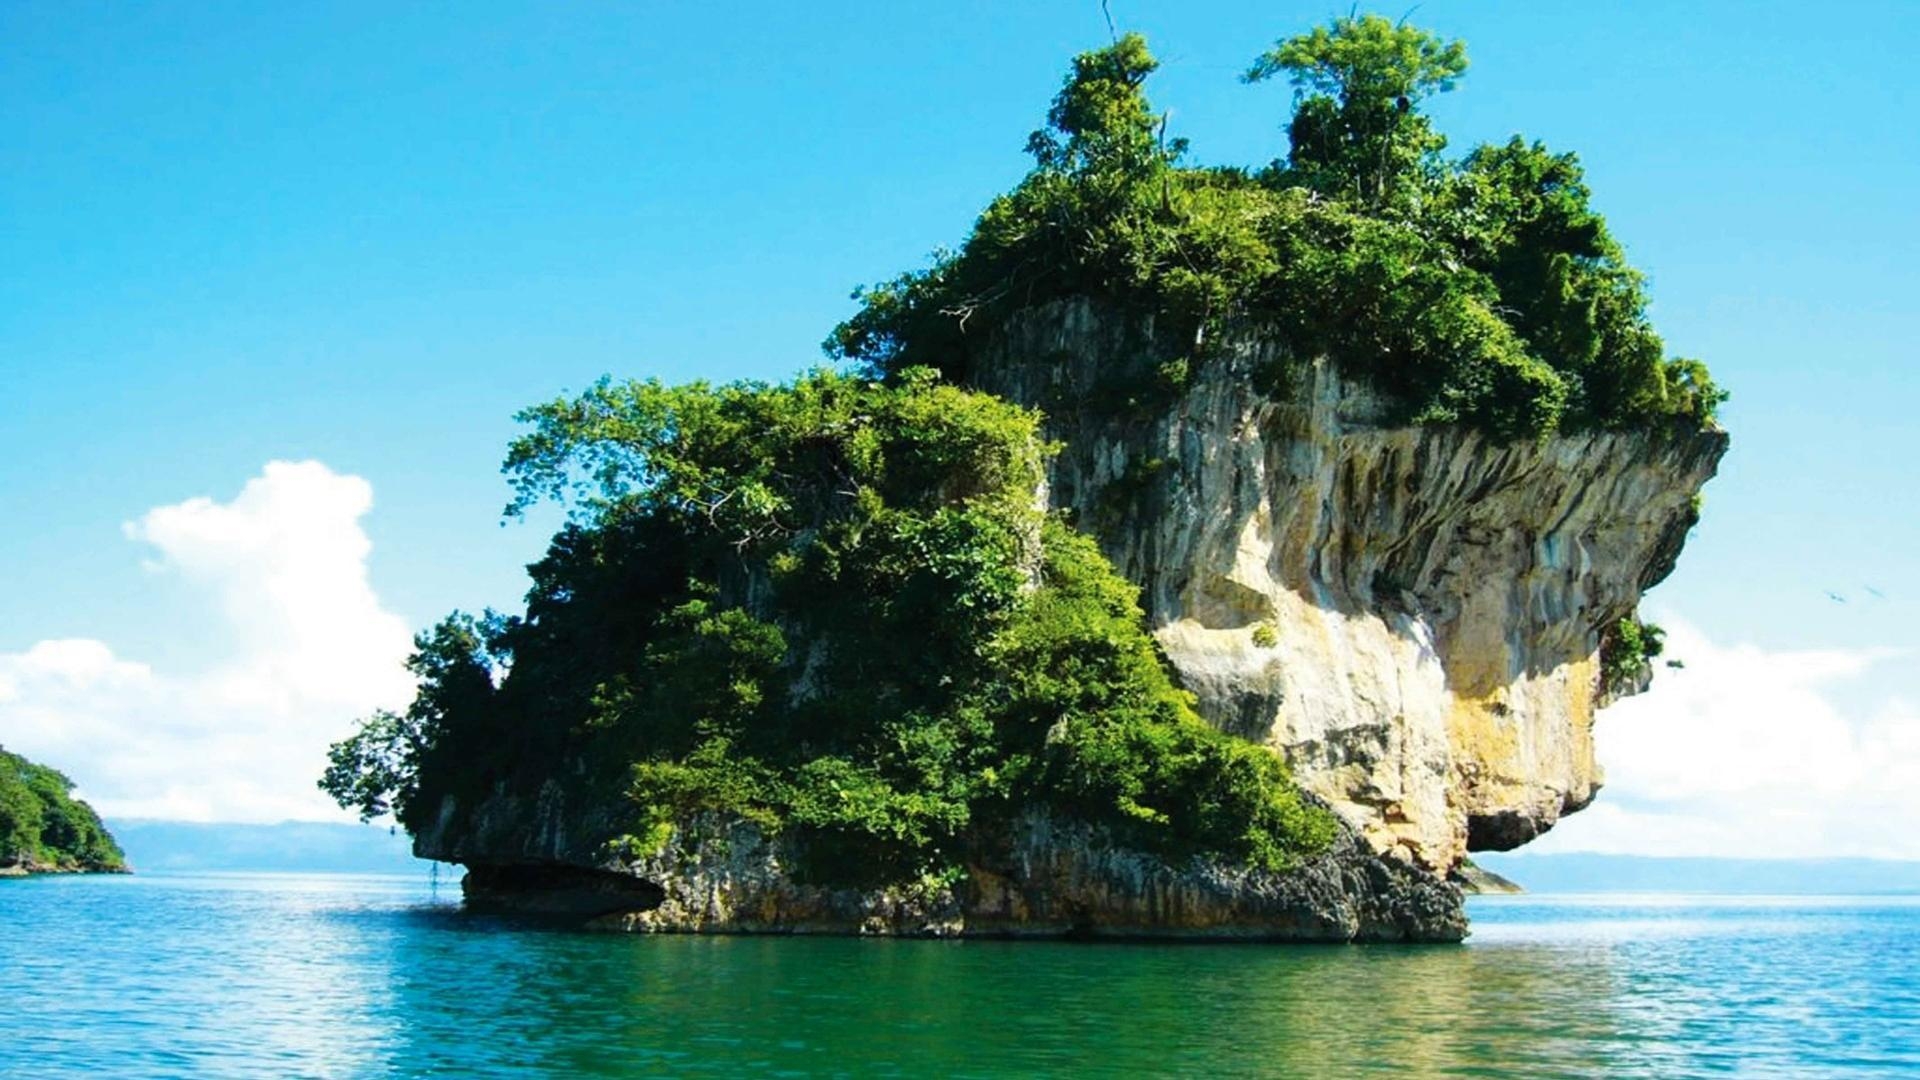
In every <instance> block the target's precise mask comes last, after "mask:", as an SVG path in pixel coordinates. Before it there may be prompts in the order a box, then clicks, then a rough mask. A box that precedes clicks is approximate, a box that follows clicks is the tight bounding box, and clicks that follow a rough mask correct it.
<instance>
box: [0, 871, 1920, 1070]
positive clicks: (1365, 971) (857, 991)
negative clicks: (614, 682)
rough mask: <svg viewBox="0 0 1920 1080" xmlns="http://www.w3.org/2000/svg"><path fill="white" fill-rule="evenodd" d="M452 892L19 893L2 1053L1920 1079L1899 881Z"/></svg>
mask: <svg viewBox="0 0 1920 1080" xmlns="http://www.w3.org/2000/svg"><path fill="white" fill-rule="evenodd" d="M452 899H453V894H452V892H451V891H450V890H444V889H443V890H442V891H441V893H440V894H439V895H438V897H436V896H434V895H433V894H432V893H430V891H429V889H428V886H427V884H426V883H425V882H424V881H418V882H415V881H402V880H396V879H390V878H389V879H378V878H349V877H318V876H285V877H224V878H222V877H198V878H161V877H154V878H86V879H78V878H72V879H49V880H33V881H27V882H4V883H0V1001H4V1002H6V1003H8V1004H9V1005H10V1006H12V1007H11V1008H9V1009H7V1010H0V1040H4V1042H0V1045H5V1046H10V1047H19V1046H31V1047H33V1048H34V1051H33V1055H32V1060H33V1061H34V1063H35V1068H34V1069H33V1070H32V1072H33V1073H34V1074H37V1075H45V1074H49V1073H56V1072H59V1071H63V1070H66V1071H74V1072H81V1071H88V1072H95V1073H101V1072H108V1073H119V1074H138V1075H166V1074H192V1075H197V1076H206V1075H262V1074H302V1075H329V1076H331V1075H338V1076H363V1075H392V1074H402V1075H407V1074H412V1075H424V1074H447V1073H459V1074H468V1075H472V1074H487V1073H503V1072H508V1071H516V1072H522V1073H535V1074H538V1073H546V1074H550V1075H586V1076H645V1075H656V1074H659V1073H662V1072H695V1073H702V1072H704V1073H711V1074H733V1073H739V1072H743V1071H767V1072H801V1073H819V1072H856V1073H862V1074H876V1073H878V1074H889V1073H891V1074H923V1073H937V1074H976V1075H987V1074H1007V1073H1028V1074H1031V1073H1054V1074H1076V1073H1080V1074H1111V1073H1116V1072H1126V1073H1156V1074H1195V1073H1213V1074H1243V1075H1244V1074H1265V1075H1277V1076H1356V1075H1358V1076H1365V1075H1416V1076H1417V1075H1474V1076H1539V1075H1568V1074H1573V1075H1616V1076H1644V1075H1661V1076H1687V1075H1725V1074H1727V1073H1729V1072H1732V1073H1739V1074H1742V1075H1780V1076H1804V1075H1831V1074H1842V1073H1850V1074H1857V1075H1900V1074H1903V1073H1912V1072H1914V1071H1916V1070H1920V1051H1917V1050H1916V1048H1915V1045H1914V1042H1913V1035H1912V1032H1913V1031H1914V1030H1916V1023H1917V1022H1920V963H1916V960H1920V944H1916V937H1917V935H1916V933H1915V931H1916V930H1920V906H1916V905H1914V904H1912V903H1903V902H1898V901H1846V902H1832V901H1827V902H1823V901H1807V900H1793V901H1727V900H1716V899H1700V898H1693V899H1684V900H1674V899H1671V898H1666V899H1629V900H1626V901H1609V902H1606V903H1597V902H1569V901H1550V900H1540V899H1531V898H1503V899H1500V900H1493V899H1489V900H1486V901H1479V902H1476V909H1475V917H1476V924H1475V927H1476V932H1475V936H1474V938H1473V940H1472V941H1471V942H1470V943H1469V944H1467V945H1465V946H1430V947H1342V946H1309V947H1291V948H1289V947H1273V946H1223V945H1211V946H1143V945H1070V944H1039V943H1000V942H965V943H953V942H895V941H861V940H850V939H776V938H673V937H668V938H628V937H608V936H599V935H585V934H572V933H565V932H558V931H551V930H541V929H530V928H526V927H517V926H513V925H509V924H505V923H501V922H498V921H495V920H490V919H484V918H478V917H470V916H467V915H465V914H463V913H461V912H459V911H457V910H456V909H454V908H453V907H451V906H450V902H451V900H452ZM5 1060H7V1059H5V1058H0V1062H4V1061H5ZM16 1060H18V1059H16ZM41 1066H44V1067H41ZM5 1068H6V1066H5V1065H4V1064H0V1071H4V1070H5Z"/></svg>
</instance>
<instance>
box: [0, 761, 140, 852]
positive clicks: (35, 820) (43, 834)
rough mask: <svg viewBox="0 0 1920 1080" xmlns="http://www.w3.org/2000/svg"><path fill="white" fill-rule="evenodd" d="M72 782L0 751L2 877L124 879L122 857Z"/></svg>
mask: <svg viewBox="0 0 1920 1080" xmlns="http://www.w3.org/2000/svg"><path fill="white" fill-rule="evenodd" d="M72 791H73V781H71V780H69V779H67V778H66V776H65V775H63V774H61V773H60V772H58V771H56V770H54V769H50V768H48V767H47V766H45V765H36V764H34V763H33V762H31V761H28V760H27V759H26V758H23V757H21V756H20V755H19V754H13V753H9V752H7V750H6V749H4V748H0V876H5V877H17V876H21V875H25V874H71V873H124V872H125V871H126V869H127V860H126V856H125V855H123V854H122V853H121V851H120V845H119V844H118V843H116V842H115V841H114V838H113V836H112V835H111V834H109V833H108V832H107V828H106V826H105V825H102V824H101V823H100V817H99V815H98V814H95V813H94V812H93V807H91V806H88V805H87V804H86V803H84V802H81V801H80V800H78V799H75V798H73V796H72V794H71V793H72Z"/></svg>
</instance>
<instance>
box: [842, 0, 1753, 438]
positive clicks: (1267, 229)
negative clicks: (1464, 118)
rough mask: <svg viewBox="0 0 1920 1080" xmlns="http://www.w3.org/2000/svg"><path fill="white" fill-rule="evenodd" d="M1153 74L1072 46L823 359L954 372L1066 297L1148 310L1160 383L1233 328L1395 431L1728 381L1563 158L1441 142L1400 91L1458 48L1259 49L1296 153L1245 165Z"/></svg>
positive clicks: (1117, 47) (1569, 415)
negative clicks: (954, 200) (944, 249)
mask: <svg viewBox="0 0 1920 1080" xmlns="http://www.w3.org/2000/svg"><path fill="white" fill-rule="evenodd" d="M1156 66H1157V64H1156V61H1155V60H1154V58H1153V56H1152V55H1151V54H1150V53H1149V51H1148V49H1147V46H1146V42H1145V40H1144V39H1142V38H1141V37H1140V36H1139V35H1128V36H1126V37H1124V38H1121V39H1120V40H1118V41H1116V42H1115V43H1114V44H1112V45H1111V46H1109V47H1107V48H1104V49H1099V50H1095V51H1093V52H1089V53H1086V54H1083V55H1081V56H1080V57H1078V58H1077V59H1076V60H1075V61H1074V65H1073V70H1072V71H1071V72H1070V73H1069V75H1068V77H1067V79H1066V82H1065V85H1064V86H1063V88H1062V89H1061V91H1060V94H1059V96H1058V97H1056V98H1055V100H1054V103H1053V107H1052V109H1051V111H1050V112H1049V113H1048V116H1047V127H1046V129H1044V130H1042V131H1038V132H1035V133H1034V134H1033V136H1032V137H1031V138H1030V140H1029V142H1028V150H1029V152H1030V153H1031V154H1032V156H1033V158H1034V168H1033V170H1032V172H1030V173H1029V174H1028V176H1027V177H1026V179H1025V180H1023V181H1022V182H1021V183H1020V184H1019V186H1017V187H1016V188H1015V189H1014V190H1013V191H1011V192H1009V193H1007V194H1005V195H1002V196H1000V197H999V198H997V199H995V200H993V202H992V203H991V204H990V205H989V206H988V207H987V209H986V211H985V212H984V213H983V214H981V216H980V218H979V220H978V221H977V222H976V223H975V225H974V228H973V232H972V234H971V235H970V236H969V237H968V238H967V241H966V243H965V244H964V245H963V247H962V248H961V249H960V250H959V251H957V252H950V253H945V254H942V255H940V256H939V257H937V258H936V260H935V262H934V264H933V265H932V266H931V267H929V268H927V269H925V270H922V271H918V272H913V273H908V274H904V275H902V276H900V277H898V278H895V279H893V280H891V281H888V282H885V283H883V284H880V285H877V286H874V287H872V288H870V289H864V290H861V291H859V292H857V293H856V294H855V295H856V297H857V298H858V299H859V300H860V301H861V309H860V310H859V312H858V313H856V314H855V315H854V316H853V317H852V318H850V319H849V320H847V321H846V322H845V323H843V324H841V325H840V326H839V327H838V328H837V329H836V330H835V331H834V333H833V335H832V336H831V337H830V338H829V339H828V341H827V349H828V352H829V353H830V354H831V355H834V356H836V357H840V358H843V359H848V360H853V361H857V362H861V363H864V364H866V365H868V366H869V367H871V368H872V369H873V370H875V371H878V372H882V373H892V372H898V371H902V370H905V369H907V368H910V367H915V366H931V367H935V368H938V369H940V370H942V371H943V372H945V373H947V374H948V375H949V376H950V377H954V378H957V379H961V380H964V379H965V378H966V376H967V373H968V365H969V362H970V360H971V358H972V357H973V356H974V355H976V354H977V352H978V350H979V349H981V348H983V347H985V346H986V345H988V344H989V343H990V342H991V341H992V338H993V335H994V332H995V331H996V329H997V328H998V327H1000V326H1001V325H1003V324H1004V322H1005V321H1006V320H1007V319H1008V318H1010V317H1011V316H1013V315H1014V314H1016V313H1018V312H1020V311H1022V310H1025V309H1029V308H1031V307H1033V306H1035V305H1038V304H1042V303H1045V302H1047V301H1049V300H1054V299H1059V298H1062V297H1070V296H1084V297H1091V298H1095V299H1106V300H1110V301H1113V302H1114V303H1116V304H1117V305H1118V306H1120V307H1121V308H1123V309H1124V310H1127V311H1130V312H1136V313H1138V312H1146V313H1152V314H1154V315H1155V316H1156V317H1157V323H1158V330H1157V332H1156V333H1155V334H1154V335H1152V336H1151V338H1150V339H1149V341H1148V342H1147V343H1146V344H1145V345H1144V346H1143V347H1145V348H1150V349H1156V350H1162V351H1164V352H1166V353H1167V355H1164V356H1159V357H1154V358H1151V359H1153V360H1155V361H1156V363H1155V365H1154V366H1155V367H1157V369H1158V370H1160V371H1163V372H1165V373H1166V374H1167V378H1168V379H1169V380H1172V381H1173V382H1175V383H1178V382H1179V381H1180V380H1182V379H1184V378H1187V377H1190V375H1191V372H1192V371H1193V370H1195V368H1196V365H1198V364H1202V363H1204V362H1205V361H1206V359H1207V357H1208V355H1209V348H1210V347H1211V346H1212V345H1214V344H1217V343H1218V341H1219V340H1220V337H1221V331H1222V330H1224V329H1225V328H1226V327H1227V326H1228V325H1230V324H1237V325H1243V326H1251V327H1255V328H1258V329H1259V330H1260V331H1261V332H1263V333H1267V334H1272V335H1277V336H1278V337H1279V338H1280V339H1281V340H1284V341H1285V342H1287V343H1288V344H1289V345H1290V347H1291V349H1292V351H1293V352H1294V353H1295V354H1296V355H1298V356H1303V357H1304V356H1312V355H1321V354H1324V355H1327V356H1330V357H1332V358H1333V359H1334V360H1335V361H1336V362H1337V363H1338V364H1339V365H1340V366H1341V367H1342V369H1343V370H1344V371H1346V372H1347V373H1348V374H1350V375H1352V376H1354V377H1358V378H1362V379H1365V380H1368V381H1370V382H1372V383H1373V384H1375V385H1376V386H1379V387H1380V388H1382V389H1383V390H1385V391H1387V392H1388V393H1389V394H1390V395H1391V397H1392V398H1393V400H1395V401H1397V402H1398V403H1399V405H1400V409H1401V412H1402V415H1401V417H1400V419H1402V420H1404V421H1407V422H1416V423H1464V424H1470V425H1473V426H1476V427H1479V428H1481V429H1484V430H1487V431H1490V432H1492V433H1494V434H1495V435H1497V436H1499V437H1502V438H1521V437H1532V436H1538V435H1542V434H1545V433H1548V432H1551V431H1553V430H1555V429H1556V428H1561V427H1629V426H1636V425H1645V424H1649V423H1657V422H1664V421H1666V420H1667V419H1668V418H1678V419H1680V420H1681V421H1684V422H1688V423H1692V424H1696V425H1698V424H1705V423H1707V422H1709V421H1710V420H1711V418H1712V415H1713V412H1714V409H1715V407H1716V406H1717V405H1718V404H1719V402H1720V401H1721V400H1722V399H1723V397H1724V394H1723V393H1722V392H1721V391H1719V390H1718V389H1717V388H1716V387H1715V386H1714V385H1713V383H1712V381H1711V380H1710V379H1709V378H1708V376H1707V372H1706V369H1705V367H1704V366H1702V365H1701V364H1699V363H1698V362H1695V361H1690V360H1683V359H1674V358H1669V357H1667V356H1666V355H1665V348H1664V346H1663V344H1662V342H1661V340H1660V338H1659V336H1658V335H1657V334H1656V333H1655V332H1654V330H1653V328H1652V326H1651V324H1650V323H1649V321H1648V319H1647V315H1646V295H1645V290H1644V283H1643V280H1642V278H1641V275H1640V274H1639V273H1637V272H1636V271H1634V270H1633V269H1632V268H1631V267H1629V266H1628V265H1627V263H1626V260H1625V257H1624V254H1623V252H1622V250H1621V248H1620V246H1619V244H1618V243H1617V242H1616V241H1615V240H1614V239H1613V237H1612V236H1611V235H1610V234H1609V233H1608V231H1607V228H1606V224H1605V222H1604V220H1603V219H1602V218H1601V217H1600V216H1599V215H1598V214H1597V213H1595V212H1594V211H1593V210H1592V208H1591V206H1590V205H1589V192H1588V189H1587V187H1586V184H1585V181H1584V178H1583V175H1582V172H1581V168H1580V164H1579V162H1578V160H1577V159H1576V158H1575V157H1574V156H1573V155H1572V154H1555V153H1553V152H1551V151H1549V150H1548V149H1547V148H1546V147H1544V146H1543V145H1541V144H1540V143H1538V142H1533V143H1529V142H1526V141H1524V140H1522V139H1519V138H1517V137H1516V138H1515V139H1513V140H1512V141H1510V142H1508V143H1506V144H1504V145H1498V146H1482V147H1480V148H1478V149H1475V150H1474V151H1473V152H1471V153H1470V154H1468V155H1467V156H1466V157H1465V158H1463V159H1460V160H1457V161H1454V160H1447V159H1445V158H1443V157H1442V151H1443V150H1444V148H1445V145H1446V141H1445V139H1444V138H1442V137H1441V136H1440V135H1439V134H1437V133H1436V132H1435V131H1434V130H1433V128H1432V126H1431V124H1430V123H1429V121H1428V119H1427V118H1426V117H1425V116H1424V115H1422V114H1421V113H1420V112H1419V109H1418V106H1419V104H1420V102H1421V100H1422V99H1423V98H1425V97H1427V96H1429V95H1431V94H1434V93H1439V92H1443V91H1446V90H1449V89H1451V88H1452V87H1453V85H1454V81H1455V80H1456V79H1457V78H1458V77H1459V76H1460V75H1461V74H1462V73H1463V72H1464V71H1465V70H1466V66H1467V59H1466V53H1465V49H1464V47H1463V46H1462V45H1461V44H1460V43H1459V42H1445V41H1442V40H1440V39H1438V38H1436V37H1434V36H1432V35H1430V34H1427V33H1425V32H1422V31H1419V30H1416V29H1413V28H1410V27H1406V26H1404V25H1396V24H1393V23H1390V22H1388V21H1387V20H1385V19H1383V18H1380V17H1378V16H1362V17H1353V18H1340V19H1335V20H1334V21H1333V22H1332V23H1331V24H1330V25H1329V26H1325V27H1320V28H1316V29H1314V30H1313V31H1311V32H1309V33H1307V34H1303V35H1301V36H1298V37H1295V38H1292V39H1289V40H1285V41H1282V42H1280V43H1278V44H1277V45H1276V46H1275V47H1274V48H1273V49H1272V50H1271V51H1269V52H1267V53H1266V54H1264V55H1262V56H1261V57H1260V58H1259V59H1258V60H1256V61H1255V63H1254V64H1253V66H1252V67H1251V69H1250V70H1249V71H1248V72H1247V75H1246V78H1247V81H1249V82H1257V81H1261V80H1264V79H1268V78H1271V77H1275V76H1280V75H1285V76H1287V77H1288V78H1289V79H1290V80H1291V81H1292V82H1293V85H1294V87H1295V95H1294V113H1293V116H1292V119H1291V122H1290V124H1289V126H1288V131H1289V135H1290V140H1291V150H1290V152H1289V154H1288V155H1287V157H1286V158H1285V159H1284V160H1280V161H1276V162H1274V163H1273V164H1272V165H1270V166H1268V167H1266V168H1264V169H1260V170H1247V169H1239V168H1205V167H1193V166H1188V165H1185V164H1182V159H1183V158H1184V157H1185V154H1186V149H1187V147H1186V143H1185V142H1184V140H1180V139H1169V138H1168V137H1167V135H1166V130H1165V129H1166V120H1165V117H1164V116H1161V115H1159V114H1157V113H1156V112H1155V111H1154V109H1153V107H1152V106H1151V105H1150V104H1149V102H1148V100H1147V97H1146V95H1145V91H1144V85H1145V82H1146V80H1147V77H1148V76H1149V75H1150V74H1151V73H1152V72H1153V71H1154V69H1155V67H1156Z"/></svg>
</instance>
